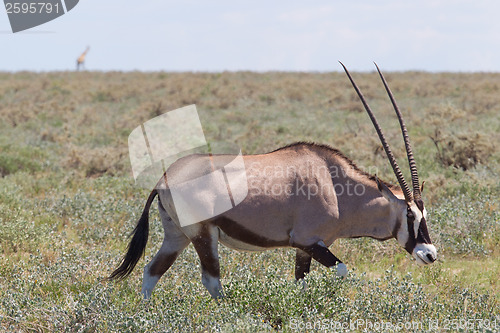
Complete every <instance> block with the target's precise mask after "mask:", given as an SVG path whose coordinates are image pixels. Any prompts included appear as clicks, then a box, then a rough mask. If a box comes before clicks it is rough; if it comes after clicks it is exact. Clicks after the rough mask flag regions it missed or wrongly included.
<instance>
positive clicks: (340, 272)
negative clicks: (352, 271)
mask: <svg viewBox="0 0 500 333" xmlns="http://www.w3.org/2000/svg"><path fill="white" fill-rule="evenodd" d="M335 267H336V268H337V273H336V275H337V276H338V277H346V276H347V266H346V265H345V264H344V263H339V264H337V265H336V266H335Z"/></svg>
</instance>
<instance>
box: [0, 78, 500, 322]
mask: <svg viewBox="0 0 500 333" xmlns="http://www.w3.org/2000/svg"><path fill="white" fill-rule="evenodd" d="M353 74H354V77H355V79H356V81H357V82H358V84H359V85H360V87H361V89H362V90H363V92H364V94H365V96H366V97H367V99H368V101H369V103H370V104H371V106H372V108H373V110H374V112H375V113H376V115H377V117H378V118H379V121H380V123H381V125H382V127H383V129H384V130H385V133H386V136H387V137H388V140H389V141H390V143H391V144H392V146H393V150H394V152H395V154H396V157H397V158H398V161H399V163H400V165H401V166H402V167H404V168H406V165H407V162H406V160H405V159H406V156H405V153H404V146H403V143H402V139H401V134H400V131H399V128H398V123H397V121H396V118H395V115H394V112H393V110H392V108H391V106H390V102H389V100H388V98H387V96H386V94H385V91H384V89H383V86H382V85H381V83H380V82H379V79H378V77H377V76H376V74H375V73H353ZM386 77H387V79H388V81H389V84H390V86H391V88H392V90H393V92H394V93H395V95H396V98H397V99H398V101H399V104H400V106H401V108H402V111H403V114H404V116H405V119H406V122H407V125H408V127H409V132H410V136H411V139H412V141H413V143H414V150H415V153H416V159H417V164H418V166H419V169H420V177H421V179H423V180H426V190H425V192H424V199H425V200H426V206H427V207H428V210H429V211H430V215H431V221H430V223H429V228H430V232H431V237H432V238H433V239H434V240H435V243H436V244H437V246H438V248H439V252H440V255H441V258H443V259H442V261H441V262H440V263H438V264H436V265H435V267H433V268H430V269H425V270H422V269H417V268H415V267H413V265H412V263H411V262H410V261H409V260H408V258H407V256H406V255H405V254H404V253H403V251H402V250H401V249H400V248H399V247H398V246H397V245H396V244H395V242H391V241H388V242H384V243H379V242H376V241H372V240H366V239H360V240H346V241H342V242H338V243H337V244H336V245H334V247H333V251H334V253H336V254H338V256H339V257H341V258H343V259H344V260H345V261H346V262H347V263H348V265H349V267H351V268H353V267H356V269H357V270H355V272H354V275H352V279H350V280H348V281H346V282H345V284H341V285H337V282H335V281H334V278H333V276H332V275H331V274H330V273H328V272H325V270H324V269H322V268H320V267H319V266H317V265H315V267H314V269H315V271H316V272H317V273H314V274H313V275H311V281H310V282H311V284H310V285H311V287H310V291H309V293H308V294H307V292H306V296H305V297H302V298H301V297H298V296H297V295H299V294H297V291H296V288H295V287H294V286H293V285H291V284H290V283H289V282H290V280H291V279H292V273H291V269H292V265H293V259H292V255H291V252H289V251H281V250H278V251H269V252H265V253H263V254H260V255H248V254H239V253H238V254H236V253H235V252H233V251H229V250H227V249H222V255H221V256H222V258H223V259H222V265H223V267H222V269H223V272H224V274H225V277H224V279H223V283H224V284H225V285H226V286H227V290H228V292H229V293H230V294H231V295H232V296H231V297H230V298H229V300H228V301H227V302H225V303H222V304H213V303H211V301H209V300H208V298H207V294H206V292H205V291H204V290H203V287H202V286H201V283H200V281H199V280H198V278H194V279H193V270H196V269H197V265H198V264H197V259H196V256H195V254H194V251H192V249H191V248H190V249H188V251H187V252H186V253H185V254H184V255H183V256H181V258H180V261H179V262H178V263H177V262H176V264H175V265H174V268H173V269H172V271H170V272H169V273H168V274H167V277H166V278H165V279H163V280H162V281H163V282H162V283H160V286H159V289H158V291H157V294H158V298H156V300H154V301H153V303H151V304H149V305H148V304H146V305H144V304H140V303H139V296H138V295H137V293H136V292H137V290H138V289H139V280H140V272H139V271H140V269H137V270H136V271H135V272H134V274H133V276H132V277H131V279H130V280H128V281H127V282H125V283H122V284H118V285H107V284H103V283H101V282H99V281H100V279H101V278H102V277H104V276H106V275H107V274H108V273H109V272H110V271H111V269H112V268H113V267H114V266H115V264H116V262H117V261H118V260H119V258H120V255H121V253H122V252H123V250H124V248H125V246H126V241H127V235H128V233H129V232H130V231H131V230H132V228H133V225H134V223H135V220H136V219H137V217H138V215H139V213H140V210H141V209H142V206H143V204H144V199H145V192H144V191H143V190H139V189H137V188H135V187H134V185H133V180H132V177H131V170H130V165H129V160H128V148H127V138H128V135H129V133H130V132H131V130H132V129H134V128H135V127H136V126H138V125H140V124H141V123H143V122H144V121H146V120H149V119H151V118H153V117H155V116H158V115H159V114H162V113H164V112H166V111H169V110H173V109H176V108H179V107H182V106H185V105H188V104H193V103H195V104H196V105H197V108H198V111H199V114H200V118H201V120H202V124H203V126H204V130H205V135H206V137H207V139H208V140H209V141H229V142H235V143H237V144H238V145H239V146H240V147H242V149H243V151H244V152H245V153H262V152H267V151H270V150H273V149H276V148H278V147H280V146H282V145H285V144H289V143H292V142H294V141H315V142H319V143H326V144H329V145H332V146H334V147H336V148H338V149H340V150H342V151H343V152H344V153H345V154H347V155H348V156H349V157H351V158H352V159H353V160H355V161H356V162H357V164H358V165H359V166H360V167H361V168H363V169H365V170H367V171H371V172H375V171H376V172H377V174H378V175H379V176H380V177H381V178H383V179H387V180H388V181H392V182H395V177H394V176H393V173H392V170H391V168H390V165H389V163H387V159H386V157H385V154H384V152H383V150H382V149H381V145H380V143H379V141H378V139H377V137H376V135H375V131H374V130H373V128H372V125H371V123H370V122H369V119H368V116H367V115H366V114H365V112H364V111H363V109H362V107H361V104H360V102H359V101H358V98H357V96H356V95H355V93H354V92H353V90H352V87H351V86H350V84H349V82H348V80H347V79H346V77H345V75H344V74H341V73H281V72H269V73H252V72H238V73H230V72H224V73H119V72H112V73H95V72H79V73H69V72H60V73H39V74H35V73H28V72H20V73H15V74H12V73H0V243H1V244H0V288H1V289H2V292H3V294H4V296H3V297H2V299H1V301H0V328H2V329H6V330H13V331H33V330H34V331H50V330H57V329H63V328H65V329H67V330H69V331H107V330H110V331H126V330H129V331H144V330H158V329H161V328H164V330H177V329H183V330H185V331H189V330H203V329H208V330H214V329H223V330H228V329H229V328H230V327H232V328H235V329H236V330H237V329H239V330H240V331H246V330H248V329H254V330H256V331H262V330H264V331H267V330H273V329H276V328H278V329H279V328H280V327H281V328H285V330H286V325H288V324H289V322H288V321H289V319H290V316H300V313H302V314H304V313H305V314H307V316H310V318H313V319H314V318H316V319H318V318H319V319H321V318H337V319H338V320H341V319H342V320H344V319H345V318H374V319H377V320H392V319H394V316H402V317H401V318H403V317H404V318H403V319H412V318H413V319H422V318H424V317H426V316H427V315H426V314H428V313H429V312H428V311H431V312H432V311H436V312H439V313H441V314H442V316H443V317H442V318H452V317H453V316H455V317H458V316H462V317H464V316H468V317H473V316H475V318H483V319H484V318H489V319H492V318H494V314H495V313H496V314H498V311H495V309H496V310H498V299H497V298H495V297H494V295H498V292H499V288H500V286H499V285H498V282H497V281H496V280H495V277H498V274H499V270H500V268H499V265H498V254H499V252H498V249H499V248H500V239H499V237H498V235H499V234H500V222H499V220H500V219H499V216H498V208H499V207H498V197H499V194H500V193H499V192H500V191H499V190H500V189H499V183H498V178H499V173H500V147H499V145H498V144H497V143H498V142H500V94H499V89H500V75H499V74H489V73H475V74H450V73H440V74H429V73H421V72H405V73H387V74H386ZM157 218H158V216H157V213H153V216H152V221H155V220H157ZM151 228H152V230H151V239H150V243H149V244H150V245H148V250H147V257H150V256H151V255H153V254H154V252H155V250H156V249H157V247H158V246H159V244H160V242H161V237H162V231H161V227H160V225H159V223H157V222H152V223H151ZM391 267H393V268H391ZM464 267H469V269H464ZM358 272H359V273H358ZM362 272H368V274H366V275H364V273H362ZM408 272H411V274H412V276H413V277H408V276H407V273H408ZM263 281H266V283H263ZM443 284H444V285H446V288H443V287H442V285H443ZM333 286H335V287H333ZM330 291H331V292H330ZM410 294H411V295H413V296H412V298H408V295H410ZM488 294H490V296H491V297H490V298H488V297H489V296H488ZM301 295H302V294H301ZM377 297H378V298H377ZM318 300H319V303H318ZM381 300H383V301H381ZM317 304H319V305H317ZM388 304H389V305H390V306H391V308H390V309H389V310H388V307H387V306H388ZM398 309H399V310H398ZM426 309H427V310H426ZM394 311H396V312H394ZM491 311H493V312H491ZM395 313H396V314H395ZM492 313H493V314H492ZM364 316H367V317H364ZM405 316H406V317H405ZM185 318H189V319H188V320H187V321H186V319H185ZM210 318H216V319H213V320H212V319H210ZM398 318H399V317H398ZM499 320H500V319H499ZM242 322H243V324H242ZM245 323H246V324H245ZM170 324H172V325H173V326H172V325H170ZM169 325H170V326H169ZM182 325H184V326H182ZM245 325H246V326H245ZM169 327H170V328H169ZM172 327H175V329H173V328H172ZM221 327H222V328H221Z"/></svg>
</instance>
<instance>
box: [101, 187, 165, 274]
mask: <svg viewBox="0 0 500 333" xmlns="http://www.w3.org/2000/svg"><path fill="white" fill-rule="evenodd" d="M157 194H158V192H157V191H156V189H154V190H153V191H152V192H151V194H150V195H149V198H148V201H146V205H145V206H144V210H143V211H142V215H141V218H140V219H139V221H138V222H137V225H136V226H135V229H134V231H132V233H131V234H130V235H131V236H132V235H133V237H132V239H131V240H130V243H129V244H128V249H127V254H125V256H124V257H123V259H122V262H121V264H120V266H118V268H117V269H115V271H114V272H113V273H111V275H110V276H109V277H108V280H121V279H125V278H126V277H127V276H129V275H130V273H132V271H133V270H134V267H135V265H137V262H138V261H139V259H140V258H141V257H142V256H143V255H144V251H145V250H146V244H147V243H148V236H149V208H150V207H151V203H152V202H153V199H154V198H155V197H156V195H157Z"/></svg>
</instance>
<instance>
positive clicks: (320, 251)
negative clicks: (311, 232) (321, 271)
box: [295, 241, 347, 278]
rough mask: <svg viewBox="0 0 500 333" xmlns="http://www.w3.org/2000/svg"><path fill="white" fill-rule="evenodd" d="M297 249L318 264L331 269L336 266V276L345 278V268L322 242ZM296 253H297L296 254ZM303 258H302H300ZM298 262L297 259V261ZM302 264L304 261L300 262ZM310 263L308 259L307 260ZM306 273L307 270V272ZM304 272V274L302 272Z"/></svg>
mask: <svg viewBox="0 0 500 333" xmlns="http://www.w3.org/2000/svg"><path fill="white" fill-rule="evenodd" d="M296 247H297V248H298V249H300V250H302V251H304V252H305V253H306V254H308V255H309V256H310V257H312V258H313V259H314V260H316V261H317V262H319V263H320V264H322V265H324V266H326V267H329V268H332V267H334V266H336V268H337V276H340V277H345V276H347V267H346V265H345V264H344V263H342V261H340V259H339V258H337V257H336V256H334V255H333V253H331V252H330V250H328V247H327V246H326V245H325V243H323V241H319V242H317V243H315V244H312V245H308V246H300V245H299V246H296ZM297 253H298V252H297ZM302 258H304V256H302ZM297 260H298V259H297ZM302 262H304V261H302ZM309 263H310V259H309ZM307 271H308V270H307ZM304 272H306V271H305V270H304ZM295 274H296V275H295V277H296V278H297V267H296V268H295Z"/></svg>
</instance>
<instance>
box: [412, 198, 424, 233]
mask: <svg viewBox="0 0 500 333" xmlns="http://www.w3.org/2000/svg"><path fill="white" fill-rule="evenodd" d="M410 209H411V211H412V212H413V216H415V221H413V231H414V235H415V238H416V237H417V235H418V228H420V222H421V221H422V217H423V215H422V212H421V211H420V209H418V207H417V206H416V205H414V204H413V205H411V207H410ZM424 212H425V208H424Z"/></svg>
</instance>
